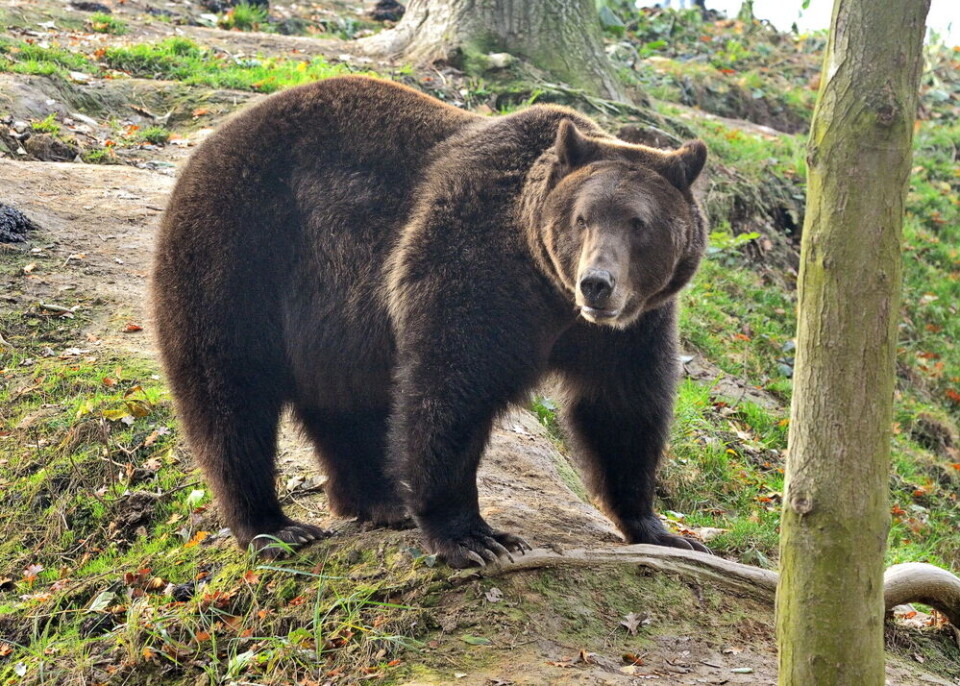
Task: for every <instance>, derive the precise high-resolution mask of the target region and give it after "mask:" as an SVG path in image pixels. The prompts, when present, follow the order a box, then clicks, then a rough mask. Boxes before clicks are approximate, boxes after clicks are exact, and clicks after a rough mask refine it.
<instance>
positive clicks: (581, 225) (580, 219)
mask: <svg viewBox="0 0 960 686" xmlns="http://www.w3.org/2000/svg"><path fill="white" fill-rule="evenodd" d="M577 228H578V229H585V228H587V220H586V219H584V218H583V217H577Z"/></svg>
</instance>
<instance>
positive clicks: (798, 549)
mask: <svg viewBox="0 0 960 686" xmlns="http://www.w3.org/2000/svg"><path fill="white" fill-rule="evenodd" d="M929 4H930V3H929V0H836V2H835V4H834V10H833V21H832V26H831V32H830V41H829V44H828V46H827V53H826V56H825V60H824V67H823V75H822V79H821V89H820V93H819V97H818V102H817V108H816V111H815V112H814V119H813V125H812V129H811V133H810V142H809V149H808V161H809V177H808V189H807V215H806V221H805V223H804V229H803V244H802V248H801V270H800V281H799V311H798V330H797V364H796V371H795V382H794V395H793V406H792V409H791V420H790V422H791V423H790V440H789V443H790V452H789V457H788V460H787V476H786V480H787V483H786V496H785V501H784V510H783V521H782V534H781V544H780V549H781V576H780V586H779V589H778V595H777V629H778V642H779V646H780V684H781V686H809V685H810V684H817V685H818V686H828V685H830V684H837V685H840V684H863V685H864V686H872V685H876V686H881V685H882V684H883V683H884V665H883V613H884V603H883V557H884V550H885V546H886V538H887V532H888V528H889V506H888V502H887V483H888V481H887V480H888V462H889V441H890V427H891V421H892V407H893V388H894V360H895V352H896V346H895V343H896V328H897V318H898V310H899V290H900V240H901V229H902V222H903V205H904V199H905V196H906V190H907V178H908V174H909V170H910V159H911V144H912V135H913V123H914V118H915V114H916V108H917V89H918V82H919V76H920V70H921V62H922V55H921V50H922V45H923V34H924V21H925V18H926V14H927V10H928V9H929Z"/></svg>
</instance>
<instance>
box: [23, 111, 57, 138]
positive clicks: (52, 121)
mask: <svg viewBox="0 0 960 686" xmlns="http://www.w3.org/2000/svg"><path fill="white" fill-rule="evenodd" d="M30 128H31V129H32V130H34V131H36V132H38V133H50V134H53V135H54V136H56V135H57V134H59V133H60V124H59V123H58V122H57V115H56V114H48V115H47V116H46V117H44V118H43V119H41V120H40V121H35V122H33V123H32V124H30Z"/></svg>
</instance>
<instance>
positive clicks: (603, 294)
mask: <svg viewBox="0 0 960 686" xmlns="http://www.w3.org/2000/svg"><path fill="white" fill-rule="evenodd" d="M614 285H616V279H614V278H613V274H611V273H610V272H608V271H606V270H604V269H588V270H587V271H585V272H584V274H583V276H582V277H581V278H580V293H582V294H583V298H584V300H586V301H587V304H588V305H589V306H590V307H603V306H604V305H605V304H606V302H607V300H608V299H609V298H610V294H611V293H613V287H614Z"/></svg>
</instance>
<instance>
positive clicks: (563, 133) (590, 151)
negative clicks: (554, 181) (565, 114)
mask: <svg viewBox="0 0 960 686" xmlns="http://www.w3.org/2000/svg"><path fill="white" fill-rule="evenodd" d="M553 146H554V148H555V149H556V151H557V161H558V162H560V164H561V165H563V166H564V167H567V168H568V169H573V168H575V167H579V166H580V165H582V164H586V163H587V162H589V161H590V160H591V159H592V158H593V156H594V155H595V154H596V151H597V147H598V146H597V144H596V143H595V142H594V141H592V140H590V139H589V138H587V137H586V136H584V135H583V134H582V133H580V129H578V128H577V126H576V124H574V123H573V122H572V121H570V120H569V119H563V120H561V121H560V126H559V127H557V139H556V141H555V142H554V144H553Z"/></svg>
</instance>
